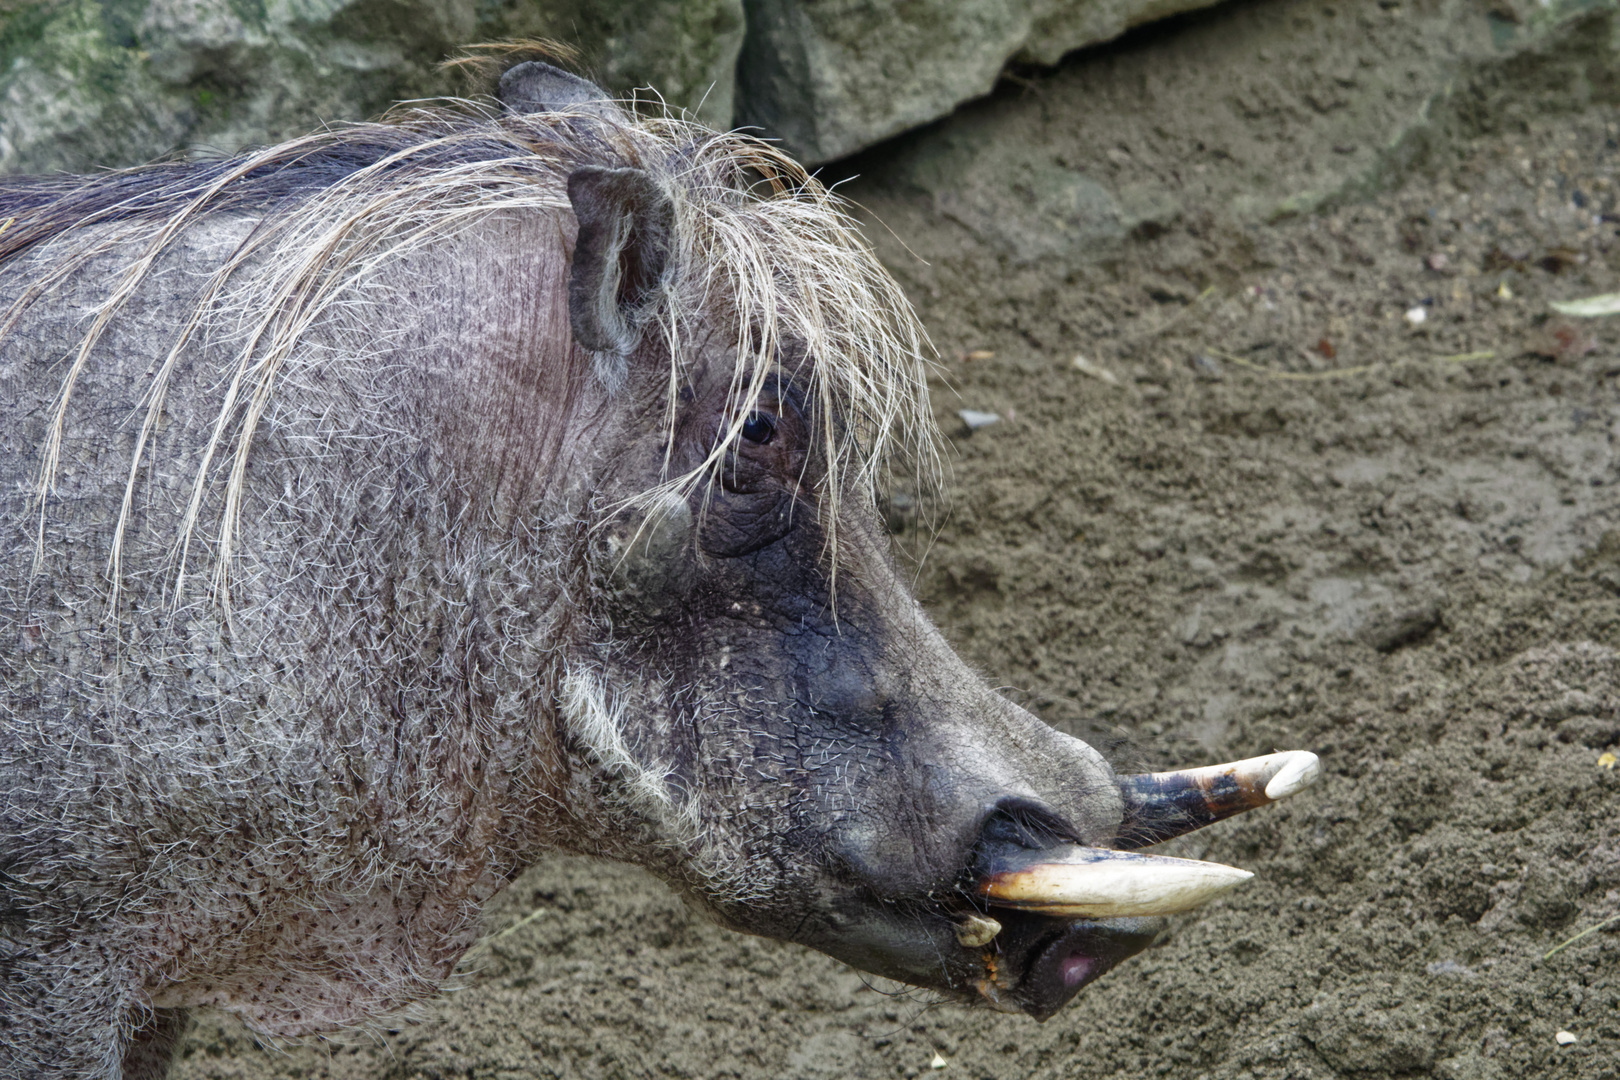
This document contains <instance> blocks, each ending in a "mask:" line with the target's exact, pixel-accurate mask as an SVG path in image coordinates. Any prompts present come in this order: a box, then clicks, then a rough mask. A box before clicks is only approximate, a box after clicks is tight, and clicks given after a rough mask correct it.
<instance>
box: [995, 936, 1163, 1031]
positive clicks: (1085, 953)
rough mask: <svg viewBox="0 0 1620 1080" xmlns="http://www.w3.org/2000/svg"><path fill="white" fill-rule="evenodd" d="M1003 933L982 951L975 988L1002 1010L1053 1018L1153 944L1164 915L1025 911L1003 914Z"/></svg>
mask: <svg viewBox="0 0 1620 1080" xmlns="http://www.w3.org/2000/svg"><path fill="white" fill-rule="evenodd" d="M996 921H997V922H999V923H1000V924H1001V927H1002V929H1001V932H1000V933H999V934H997V935H996V940H995V942H994V946H995V947H993V948H987V949H986V950H985V952H984V955H983V958H982V959H983V963H984V968H985V975H984V977H983V978H982V979H980V980H979V981H978V983H977V985H976V986H975V989H976V990H978V992H979V995H980V997H981V998H982V999H983V1000H984V1001H985V1002H986V1003H987V1004H988V1005H989V1006H990V1007H991V1008H993V1009H997V1010H999V1011H1001V1012H1015V1013H1016V1012H1022V1013H1028V1014H1029V1015H1030V1016H1033V1017H1034V1018H1035V1019H1037V1020H1042V1021H1045V1020H1050V1019H1051V1018H1052V1017H1053V1016H1055V1015H1057V1013H1058V1011H1059V1010H1061V1009H1062V1008H1063V1006H1065V1005H1067V1004H1068V1003H1069V1002H1070V1000H1071V999H1073V998H1074V996H1075V995H1076V994H1078V993H1079V992H1080V991H1081V990H1084V989H1085V988H1086V987H1087V986H1089V985H1090V984H1091V983H1093V982H1095V981H1096V980H1097V979H1099V978H1101V977H1102V976H1103V975H1104V974H1106V973H1107V972H1108V971H1109V970H1111V969H1112V968H1114V967H1115V966H1116V965H1117V964H1119V963H1120V961H1122V960H1125V959H1127V958H1129V957H1131V956H1134V955H1136V954H1137V953H1139V952H1141V951H1142V950H1143V949H1146V948H1147V947H1148V946H1150V945H1152V944H1153V942H1154V940H1155V939H1156V938H1157V937H1158V936H1159V934H1160V933H1161V932H1162V931H1163V930H1164V926H1165V923H1164V920H1163V919H1153V918H1144V919H1078V920H1072V921H1068V922H1065V921H1063V920H1061V919H1053V918H1050V917H1047V916H1044V915H1035V914H1031V913H1029V912H1023V911H1011V912H998V913H997V917H996Z"/></svg>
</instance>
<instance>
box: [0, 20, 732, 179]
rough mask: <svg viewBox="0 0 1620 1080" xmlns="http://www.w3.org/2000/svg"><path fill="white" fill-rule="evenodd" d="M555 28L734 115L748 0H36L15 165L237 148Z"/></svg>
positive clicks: (1, 44) (619, 84) (7, 128)
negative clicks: (489, 44) (481, 44)
mask: <svg viewBox="0 0 1620 1080" xmlns="http://www.w3.org/2000/svg"><path fill="white" fill-rule="evenodd" d="M526 36H531V37H549V38H553V39H556V40H564V41H568V42H569V43H571V44H573V45H576V46H578V48H579V51H580V60H581V64H582V66H583V67H584V69H585V70H587V71H588V72H590V73H591V74H592V75H593V77H595V78H596V79H598V80H599V81H600V82H601V83H602V84H603V85H604V86H605V87H606V88H607V89H608V90H610V91H612V92H614V93H615V94H621V95H623V94H629V93H630V92H632V91H634V90H635V89H637V88H638V87H644V86H655V87H657V88H658V89H659V90H660V91H661V92H662V93H663V94H664V96H665V99H666V100H667V101H668V103H669V104H670V105H671V106H673V107H676V108H689V109H693V110H695V111H696V112H697V113H698V115H699V116H700V117H701V118H702V119H704V120H706V121H708V122H709V123H712V124H716V125H718V126H722V127H724V126H727V125H728V124H729V122H730V118H731V112H732V86H733V82H734V80H733V75H732V70H733V68H734V66H735V60H736V55H737V52H738V50H739V49H740V48H741V46H742V37H743V21H742V0H618V2H610V3H603V2H590V0H572V2H563V3H557V2H545V3H542V2H541V0H496V2H494V3H478V2H475V0H265V2H263V3H257V4H253V3H241V2H239V0H35V2H31V3H24V4H21V5H19V6H17V7H15V8H12V9H10V10H7V7H6V6H0V173H12V174H15V173H34V172H50V171H56V170H68V171H85V170H89V169H93V168H98V167H106V166H118V165H131V164H136V163H138V162H141V161H146V160H150V159H152V158H155V157H160V156H162V155H165V154H169V153H172V152H175V151H185V152H192V153H207V152H219V151H224V152H229V151H234V150H236V149H238V148H240V147H242V146H246V145H253V144H263V143H270V142H275V141H278V140H281V139H285V138H289V137H292V136H296V135H301V134H305V133H307V132H309V131H311V130H314V129H316V128H318V127H319V126H320V125H322V124H324V123H329V122H333V121H342V120H359V119H364V118H366V117H370V116H375V115H377V114H379V113H381V112H383V111H384V110H386V109H387V108H389V107H390V106H391V105H392V104H393V103H394V102H396V101H400V100H410V99H417V98H423V97H432V96H436V95H442V94H448V93H457V92H464V91H465V86H464V84H463V82H462V81H461V80H460V79H459V78H458V77H457V76H455V75H453V74H451V73H447V72H444V71H442V70H440V69H439V67H438V65H439V63H440V62H441V61H443V60H444V59H446V58H448V57H449V56H451V55H452V54H453V53H455V51H456V50H457V49H458V48H459V47H460V46H462V45H465V44H467V43H469V42H475V41H486V40H495V39H500V38H508V37H526Z"/></svg>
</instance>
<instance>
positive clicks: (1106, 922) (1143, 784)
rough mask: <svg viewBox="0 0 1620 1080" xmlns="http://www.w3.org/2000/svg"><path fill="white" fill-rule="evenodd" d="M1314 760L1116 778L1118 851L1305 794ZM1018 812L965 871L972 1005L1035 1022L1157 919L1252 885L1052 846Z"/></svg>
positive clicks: (1289, 758)
mask: <svg viewBox="0 0 1620 1080" xmlns="http://www.w3.org/2000/svg"><path fill="white" fill-rule="evenodd" d="M1318 773H1319V767H1318V762H1317V758H1316V755H1315V754H1311V753H1306V752H1304V751H1289V752H1286V753H1278V754H1268V755H1266V756H1265V757H1260V758H1249V759H1247V760H1244V761H1238V762H1232V763H1230V764H1227V765H1215V766H1210V767H1208V768H1202V769H1187V770H1182V771H1180V772H1172V773H1152V774H1147V775H1143V776H1127V777H1122V778H1121V788H1122V790H1123V792H1124V795H1125V807H1126V818H1125V821H1124V825H1123V828H1122V831H1121V843H1120V846H1121V847H1124V848H1130V847H1142V846H1146V845H1148V844H1153V843H1158V842H1159V841H1161V840H1165V839H1169V838H1170V837H1172V836H1176V835H1180V834H1182V833H1186V832H1190V831H1192V830H1193V829H1198V828H1202V827H1203V826H1205V825H1208V824H1211V823H1213V822H1215V821H1218V820H1220V819H1222V818H1225V817H1229V816H1231V815H1233V814H1238V813H1242V812H1243V811H1245V810H1249V809H1253V808H1255V807H1257V806H1264V805H1266V804H1268V803H1271V802H1275V801H1277V800H1278V799H1283V798H1287V797H1288V796H1289V795H1292V794H1294V793H1295V792H1297V791H1299V790H1301V789H1302V788H1304V787H1307V786H1309V785H1310V784H1312V783H1314V782H1315V780H1316V778H1317V776H1318ZM1052 840H1053V837H1052V834H1051V833H1050V832H1044V831H1043V829H1042V828H1041V826H1040V824H1039V822H1038V821H1035V822H1032V821H1031V819H1030V817H1029V816H1028V812H1027V811H1021V810H1020V808H1019V807H1016V806H1014V807H1012V808H1011V809H1010V810H998V811H997V812H996V813H995V814H992V815H991V817H990V818H989V819H988V820H987V822H986V824H985V826H984V830H983V834H982V838H981V840H980V843H979V846H978V847H977V848H976V850H975V855H974V864H973V866H972V868H971V871H970V879H971V882H972V884H971V886H970V891H971V892H972V893H974V894H976V900H977V901H978V902H980V903H982V904H984V907H983V908H982V909H980V910H977V911H974V912H970V913H968V914H966V915H963V916H960V917H959V919H958V921H957V923H956V925H957V941H958V942H959V943H960V944H961V945H962V946H963V947H964V948H966V949H968V950H970V951H972V950H979V952H978V956H977V961H978V964H979V965H980V966H981V967H982V970H983V975H982V976H980V977H978V978H977V979H974V980H972V983H973V986H974V988H975V989H976V990H977V991H978V994H979V996H980V997H981V998H982V999H983V1000H984V1001H985V1002H987V1003H988V1004H989V1005H990V1006H991V1007H993V1008H996V1009H999V1010H1002V1011H1004V1012H1024V1013H1028V1014H1029V1015H1031V1016H1033V1017H1035V1019H1037V1020H1047V1019H1049V1018H1051V1017H1052V1016H1053V1015H1055V1014H1056V1013H1057V1012H1058V1010H1060V1009H1062V1008H1063V1006H1064V1005H1066V1004H1068V1003H1069V1001H1070V1000H1071V999H1072V998H1073V997H1074V996H1075V995H1076V994H1078V993H1079V992H1080V991H1081V990H1082V989H1084V988H1085V987H1086V986H1087V985H1089V984H1090V983H1092V982H1094V981H1096V980H1097V979H1098V978H1100V977H1101V976H1102V975H1103V974H1104V973H1106V972H1107V971H1108V970H1109V969H1111V968H1113V967H1114V966H1116V965H1117V964H1119V963H1120V961H1122V960H1125V959H1126V958H1128V957H1130V956H1134V955H1135V954H1136V953H1139V952H1141V951H1142V950H1143V949H1146V948H1148V947H1149V946H1150V945H1151V944H1152V943H1153V941H1154V939H1155V938H1156V937H1157V936H1158V935H1159V933H1160V932H1161V931H1162V930H1163V929H1164V925H1165V924H1164V920H1163V916H1166V915H1174V914H1177V913H1180V912H1186V911H1191V910H1193V909H1194V908H1197V907H1199V906H1201V905H1203V904H1205V903H1207V902H1208V901H1210V900H1212V899H1214V898H1215V897H1217V896H1219V895H1221V894H1222V893H1224V892H1226V891H1227V890H1228V889H1231V888H1233V887H1234V886H1236V885H1239V884H1241V883H1242V882H1244V881H1247V880H1248V879H1249V878H1251V877H1253V876H1254V875H1252V874H1250V873H1249V872H1248V871H1246V870H1239V869H1237V868H1236V867H1231V866H1223V865H1221V864H1220V863H1211V862H1200V861H1195V860H1191V859H1175V858H1167V857H1164V856H1161V855H1143V854H1139V853H1136V852H1134V851H1130V850H1113V849H1104V848H1094V847H1086V846H1082V845H1078V844H1073V843H1063V842H1052Z"/></svg>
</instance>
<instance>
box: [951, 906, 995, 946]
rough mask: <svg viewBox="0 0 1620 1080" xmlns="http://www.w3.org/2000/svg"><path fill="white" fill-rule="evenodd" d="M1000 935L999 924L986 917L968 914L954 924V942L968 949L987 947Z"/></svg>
mask: <svg viewBox="0 0 1620 1080" xmlns="http://www.w3.org/2000/svg"><path fill="white" fill-rule="evenodd" d="M999 933H1001V924H1000V923H998V922H997V921H996V920H994V919H992V918H990V917H989V916H988V915H979V914H977V913H974V914H970V915H968V916H966V917H965V918H963V919H962V921H961V922H959V923H957V924H956V940H957V941H959V942H961V943H962V944H963V945H964V946H966V947H967V948H969V949H977V948H979V947H980V946H983V945H988V944H990V943H991V942H992V941H994V940H995V939H996V935H997V934H999Z"/></svg>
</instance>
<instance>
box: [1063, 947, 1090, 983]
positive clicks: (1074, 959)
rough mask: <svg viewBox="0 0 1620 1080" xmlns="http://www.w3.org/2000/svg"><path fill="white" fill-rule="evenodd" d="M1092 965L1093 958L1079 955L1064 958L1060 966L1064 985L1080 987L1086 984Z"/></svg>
mask: <svg viewBox="0 0 1620 1080" xmlns="http://www.w3.org/2000/svg"><path fill="white" fill-rule="evenodd" d="M1091 964H1092V960H1091V957H1089V956H1081V955H1079V954H1078V953H1076V954H1074V955H1072V956H1066V957H1064V958H1063V961H1062V963H1061V964H1059V966H1058V972H1059V974H1060V975H1061V976H1062V978H1063V985H1064V986H1079V985H1080V984H1081V983H1083V982H1085V981H1086V976H1087V975H1089V974H1091Z"/></svg>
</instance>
